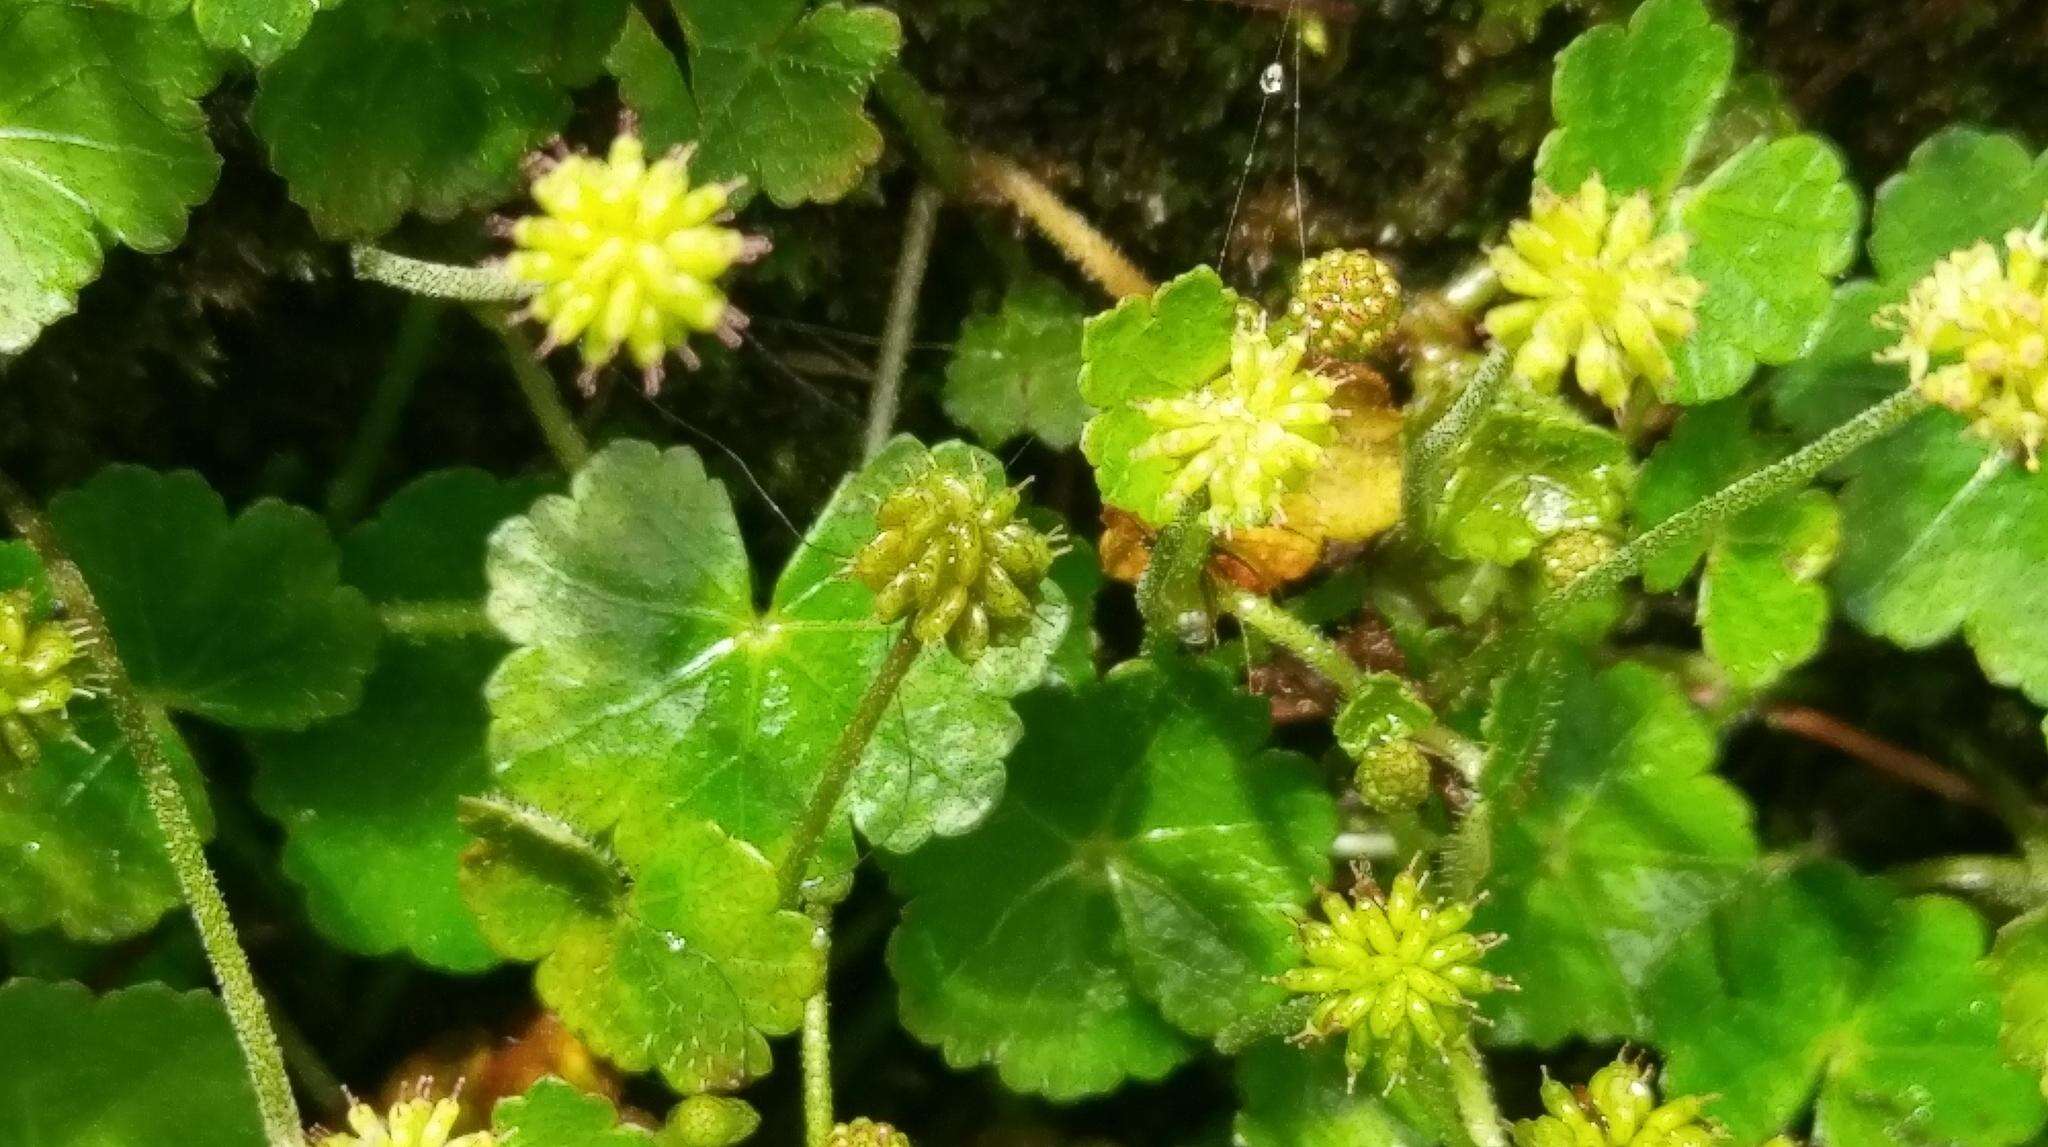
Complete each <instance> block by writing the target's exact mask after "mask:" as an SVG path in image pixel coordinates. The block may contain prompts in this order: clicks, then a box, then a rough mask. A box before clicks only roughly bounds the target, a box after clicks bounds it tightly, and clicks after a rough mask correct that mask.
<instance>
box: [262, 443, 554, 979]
mask: <svg viewBox="0 0 2048 1147" xmlns="http://www.w3.org/2000/svg"><path fill="white" fill-rule="evenodd" d="M535 493H536V491H535V490H534V488H533V487H532V485H531V484H528V483H514V482H500V481H497V480H496V479H493V478H490V477H487V476H486V475H483V474H481V473H478V472H476V471H473V470H452V471H444V472H442V473H439V474H431V475H428V476H427V477H425V478H422V479H420V480H418V481H416V482H414V483H412V484H411V485H409V486H407V487H406V488H405V489H403V490H401V491H399V492H398V493H397V494H396V495H394V496H393V497H392V499H391V501H390V502H389V503H388V504H386V506H385V507H384V509H383V510H382V511H381V512H380V513H379V514H378V516H377V518H376V519H375V520H374V521H372V522H370V523H368V524H367V525H364V526H363V527H361V528H360V529H358V530H356V531H355V532H354V533H353V534H351V535H350V536H349V538H348V540H347V541H346V543H345V544H344V547H343V557H342V562H343V572H344V574H345V576H346V578H347V580H348V582H349V583H350V584H351V585H353V586H355V587H356V588H358V589H360V590H362V591H363V592H364V593H365V594H367V595H368V596H369V597H370V598H371V599H372V600H373V601H375V602H377V603H378V604H379V605H383V606H396V607H401V608H402V607H404V606H406V605H408V604H412V605H450V604H457V605H460V604H468V605H472V606H474V607H475V608H477V609H479V610H480V609H481V608H482V604H483V594H484V584H483V582H484V579H483V555H484V543H485V539H486V538H487V536H488V535H489V533H490V531H491V529H492V528H493V527H495V526H496V525H497V524H498V523H499V522H500V521H502V520H503V519H505V518H507V517H510V516H512V515H513V514H515V513H517V512H519V511H520V510H521V509H524V508H525V507H526V505H527V504H528V503H530V502H531V501H532V500H533V496H534V494H535ZM503 654H504V644H503V642H501V641H499V640H497V639H496V637H495V635H490V634H480V635H473V636H463V635H454V636H451V637H445V638H428V639H419V638H411V637H407V636H404V635H393V636H390V637H387V638H386V640H385V642H384V646H383V649H382V650H381V651H380V653H379V659H378V664H377V669H376V671H375V672H374V673H372V674H371V675H370V678H369V680H368V681H367V682H366V683H365V686H364V691H363V703H362V705H361V707H359V708H358V709H356V710H355V711H354V712H353V713H350V714H349V715H347V716H345V717H342V718H340V719H338V720H334V721H329V722H327V723H325V724H322V725H318V726H315V727H314V728H312V729H310V730H308V731H306V732H304V733H294V734H289V735H284V736H269V737H264V738H260V739H259V740H258V741H257V742H256V746H255V748H256V755H257V761H258V764H259V766H260V770H259V772H258V774H257V781H256V790H255V791H256V799H257V801H258V803H260V804H261V805H262V806H263V808H264V810H265V811H266V812H268V813H269V814H270V815H271V816H273V817H275V818H276V819H277V820H278V821H279V822H280V823H281V824H283V825H284V826H285V832H286V838H285V853H284V866H285V872H286V874H287V875H289V876H290V877H291V878H292V879H293V880H294V881H295V882H296V883H297V884H298V885H299V886H300V887H301V888H303V889H304V890H305V892H306V906H307V910H308V911H309V912H310V914H311V915H312V918H313V922H314V923H315V924H317V925H318V926H319V927H320V929H321V930H322V931H323V932H325V933H326V934H327V935H328V936H330V937H332V938H333V939H334V940H335V941H336V942H337V943H340V944H342V945H344V946H345V947H348V948H350V949H352V950H354V951H358V952H364V953H369V954H373V955H376V954H383V953H388V952H394V951H401V950H403V951H407V952H410V953H411V954H413V955H414V956H416V957H418V958H419V959H421V960H423V961H425V962H427V963H429V964H433V965H436V966H438V967H444V968H448V969H451V970H454V971H475V970H478V969H480V968H483V967H486V966H488V965H489V964H491V963H493V962H494V957H493V956H492V954H491V951H490V949H489V948H488V947H486V946H485V944H484V941H483V937H482V936H481V935H479V934H478V932H477V930H476V925H475V923H474V922H473V921H472V919H471V917H470V914H469V911H468V909H466V908H465V907H463V905H462V901H461V897H460V895H459V893H458V891H457V889H456V883H455V871H456V857H457V854H458V853H460V852H461V850H462V847H463V845H464V844H465V843H466V842H467V841H468V839H469V838H468V835H467V834H465V833H464V832H463V831H462V830H461V828H460V827H459V826H458V825H457V824H456V820H455V804H456V800H457V798H459V797H463V796H473V795H476V794H479V793H482V792H483V791H485V790H486V789H487V788H489V787H490V781H491V773H490V763H489V761H488V759H487V758H486V756H485V753H484V734H485V730H486V728H487V726H488V723H489V715H488V713H487V712H486V711H485V708H484V704H483V683H484V680H485V678H487V677H488V676H489V674H490V671H491V669H492V668H493V667H494V666H495V665H496V664H497V663H498V660H499V658H500V657H501V656H503Z"/></svg>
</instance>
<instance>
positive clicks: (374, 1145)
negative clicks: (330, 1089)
mask: <svg viewBox="0 0 2048 1147" xmlns="http://www.w3.org/2000/svg"><path fill="white" fill-rule="evenodd" d="M461 1116H462V1108H461V1107H460V1106H459V1105H458V1104H457V1103H456V1102H455V1100H453V1099H429V1098H427V1097H426V1096H423V1095H420V1096H413V1097H411V1098H408V1099H401V1100H399V1101H398V1102H397V1103H394V1104H392V1105H391V1110H390V1112H388V1113H386V1114H383V1115H379V1114H378V1113H377V1109H376V1108H374V1107H371V1106H370V1105H369V1104H367V1103H355V1104H352V1105H350V1107H349V1109H348V1127H349V1129H348V1130H347V1131H339V1132H335V1133H334V1134H331V1135H322V1136H318V1137H317V1138H315V1139H314V1141H313V1147H493V1145H494V1144H495V1143H496V1142H497V1140H496V1139H494V1138H492V1136H491V1133H490V1132H488V1131H473V1132H471V1133H469V1134H468V1135H463V1136H460V1137H455V1138H451V1137H450V1134H449V1133H450V1132H451V1131H453V1130H454V1128H455V1122H456V1120H457V1119H459V1118H461Z"/></svg>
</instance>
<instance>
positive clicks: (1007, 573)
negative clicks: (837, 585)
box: [852, 458, 1057, 661]
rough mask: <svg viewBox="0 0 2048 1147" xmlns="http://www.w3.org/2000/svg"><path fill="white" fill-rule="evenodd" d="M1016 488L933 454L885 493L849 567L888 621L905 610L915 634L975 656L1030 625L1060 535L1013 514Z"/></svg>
mask: <svg viewBox="0 0 2048 1147" xmlns="http://www.w3.org/2000/svg"><path fill="white" fill-rule="evenodd" d="M1019 501H1020V492H1019V491H1018V490H1017V489H1015V488H1012V487H1002V486H994V485H992V484H991V483H990V482H989V480H988V478H987V476H985V475H984V474H982V473H981V472H980V471H979V470H977V469H975V468H974V467H973V466H972V465H971V464H962V465H954V464H950V462H949V461H947V460H940V459H937V458H935V459H933V460H932V462H931V464H930V465H929V466H928V467H927V468H926V469H925V470H924V471H923V472H922V473H920V474H918V475H917V476H916V477H914V478H912V479H911V480H910V481H908V482H906V483H904V484H903V485H902V486H901V487H899V488H898V489H896V490H895V491H894V492H892V493H891V494H890V495H889V496H888V497H886V498H884V499H883V500H882V504H881V506H880V508H879V509H877V510H876V512H875V521H876V524H877V525H879V526H880V527H881V531H880V532H879V533H877V534H876V535H875V537H874V540H872V541H870V542H869V543H868V544H867V545H866V546H864V547H862V548H861V551H860V552H859V553H858V554H855V555H854V558H853V565H852V573H853V576H854V577H855V578H856V579H858V580H859V581H860V582H861V584H863V585H865V586H867V587H868V588H869V589H871V590H873V591H874V593H875V613H876V616H877V617H879V618H880V619H881V620H883V621H897V620H899V619H903V618H908V619H909V621H910V628H911V631H912V632H913V633H915V634H916V635H917V638H918V640H920V641H923V642H925V643H926V644H933V643H936V642H940V641H943V642H945V643H946V644H947V646H948V647H950V648H951V649H952V650H953V652H954V653H955V654H956V655H957V656H959V657H960V658H961V659H962V660H965V661H973V660H975V659H976V658H978V657H980V656H981V655H982V653H984V652H986V651H987V650H988V648H989V646H991V645H1003V644H1010V643H1013V642H1015V641H1017V640H1019V639H1021V638H1022V637H1023V636H1024V634H1025V633H1027V632H1028V631H1029V630H1030V628H1031V622H1032V618H1033V616H1034V615H1035V613H1036V610H1037V605H1038V601H1039V599H1040V596H1041V593H1042V589H1043V586H1044V582H1045V575H1046V573H1047V571H1048V570H1050V569H1051V568H1052V561H1053V558H1054V557H1055V556H1057V550H1056V549H1055V545H1056V541H1057V539H1055V538H1051V537H1048V536H1047V535H1046V534H1044V533H1042V532H1040V531H1039V530H1037V529H1036V528H1034V527H1033V526H1032V525H1031V524H1030V523H1028V522H1025V521H1022V520H1020V519H1018V518H1017V516H1016V514H1017V507H1018V503H1019Z"/></svg>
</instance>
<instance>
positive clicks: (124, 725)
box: [0, 475, 304, 1147]
mask: <svg viewBox="0 0 2048 1147" xmlns="http://www.w3.org/2000/svg"><path fill="white" fill-rule="evenodd" d="M0 512H4V513H5V515H6V517H7V520H8V522H9V524H11V525H12V526H13V527H14V531H15V533H17V534H19V535H20V536H21V538H22V540H23V541H26V542H27V543H28V544H29V547H30V548H31V549H33V550H35V552H36V555H37V556H38V557H39V558H41V559H42V563H43V570H44V572H45V573H46V574H47V575H48V576H49V579H50V587H51V589H52V590H53V591H54V592H55V594H56V596H57V600H58V601H59V602H61V603H63V605H64V609H65V612H66V615H67V616H68V617H69V618H70V619H71V621H72V622H74V623H75V624H76V625H78V626H79V627H80V628H81V629H82V630H83V631H84V633H85V635H86V640H85V641H83V642H81V644H82V645H84V646H85V648H86V650H87V655H88V656H89V657H90V658H91V659H92V666H93V669H94V670H95V671H96V672H97V673H98V674H99V676H100V679H101V682H102V683H103V686H104V688H105V690H106V698H107V705H108V707H109V708H110V709H112V710H113V716H114V723H115V725H116V726H117V727H119V728H120V730H121V735H122V737H123V738H124V739H125V740H126V741H127V742H128V750H129V752H130V753H131V754H132V755H133V756H134V758H135V763H136V766H137V768H138V769H139V771H140V772H141V774H142V786H143V793H144V795H145V796H146V797H147V799H148V802H149V811H150V813H151V815H152V816H154V817H155V818H156V824H157V828H158V830H159V831H161V832H162V833H163V837H164V850H165V852H166V853H167V854H168V856H169V859H170V862H171V871H172V872H173V873H174V874H175V875H176V877H177V881H178V890H179V892H180V893H181V894H182V895H183V896H184V898H185V903H186V906H187V907H189V908H190V909H191V911H192V920H193V923H194V924H196V925H197V926H198V929H199V940H200V944H201V946H202V947H203V948H204V949H205V951H206V959H207V962H208V963H210V964H211V965H212V966H213V974H214V978H215V980H217V981H218V982H219V984H220V991H221V999H222V1002H223V1003H224V1004H225V1005H226V1007H227V1013H228V1022H229V1023H230V1024H231V1025H232V1026H233V1028H234V1032H235V1042H236V1043H237V1044H239V1045H240V1047H241V1050H242V1060H243V1062H244V1063H245V1064H246V1065H247V1067H248V1070H249V1078H250V1081H251V1083H252V1084H253V1085H254V1087H255V1091H256V1108H257V1111H258V1113H259V1114H260V1116H261V1118H262V1121H263V1132H264V1138H265V1139H266V1140H267V1141H268V1143H269V1144H270V1147H302V1145H303V1143H304V1138H303V1137H302V1135H301V1132H300V1124H299V1110H298V1106H297V1104H296V1103H295V1102H294V1101H293V1099H292V1088H291V1081H290V1079H289V1077H288V1076H287V1075H286V1074H285V1066H284V1053H283V1052H282V1051H281V1050H280V1049H279V1046H278V1042H277V1033H276V1032H275V1031H273V1030H272V1029H271V1026H270V1015H269V1011H268V1010H267V1009H266V1007H265V1005H264V1002H263V995H262V993H261V992H259V991H258V990H257V988H256V978H255V976H254V975H253V974H252V973H251V972H250V970H249V957H248V954H247V953H245V952H243V951H242V945H241V942H240V941H239V940H238V939H237V937H236V935H235V926H234V921H233V920H232V919H231V918H230V917H229V915H228V906H227V902H226V901H225V900H223V899H222V898H221V894H220V885H219V883H218V882H217V881H215V879H214V876H213V870H212V869H211V868H209V867H207V863H206V850H205V846H204V842H203V840H202V839H201V837H200V835H199V826H198V824H197V822H195V821H194V819H193V817H192V808H191V806H190V805H189V804H188V803H186V800H185V793H184V790H183V789H182V788H181V787H180V786H179V784H178V776H177V772H176V766H175V765H174V764H173V763H172V759H171V752H170V749H169V748H168V747H167V746H166V745H165V743H164V737H165V730H164V728H163V726H164V724H165V723H166V722H167V720H168V718H166V717H165V716H164V713H163V711H162V710H161V709H159V708H158V707H157V706H156V705H154V704H152V703H151V702H149V701H147V700H144V699H143V697H142V695H141V694H139V693H137V692H136V690H135V684H134V682H133V681H131V680H129V677H128V668H127V666H126V665H124V664H123V663H122V661H121V657H120V653H119V651H118V650H117V649H116V648H115V646H114V637H113V634H112V633H110V632H109V631H108V629H107V619H106V615H105V614H103V613H101V612H100V607H99V602H98V601H96V600H95V599H94V598H93V595H92V589H91V587H90V586H88V585H87V584H86V581H85V574H84V573H83V572H82V571H80V570H79V568H78V566H77V564H76V563H74V562H72V560H71V559H70V557H69V556H67V555H66V554H65V552H64V549H63V546H62V544H61V543H60V542H59V540H58V538H57V532H56V530H55V529H53V528H52V527H51V526H50V523H49V519H47V518H45V517H43V514H42V511H41V510H39V509H38V508H37V507H36V504H35V502H34V501H33V500H32V499H30V498H29V496H28V495H27V493H26V492H24V491H23V490H22V489H21V487H19V486H17V485H15V484H14V481H13V480H12V479H10V478H8V477H7V476H5V475H0ZM167 1050H174V1049H167Z"/></svg>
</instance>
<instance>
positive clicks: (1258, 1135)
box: [1233, 1043, 1442, 1147]
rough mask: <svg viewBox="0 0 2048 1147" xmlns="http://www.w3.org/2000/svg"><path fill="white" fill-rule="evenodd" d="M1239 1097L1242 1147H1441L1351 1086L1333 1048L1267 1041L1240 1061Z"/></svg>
mask: <svg viewBox="0 0 2048 1147" xmlns="http://www.w3.org/2000/svg"><path fill="white" fill-rule="evenodd" d="M1237 1090H1238V1094H1239V1096H1240V1097H1241V1099H1242V1106H1240V1107H1239V1108H1238V1112H1237V1123H1236V1125H1235V1127H1234V1128H1233V1130H1234V1132H1235V1137H1236V1140H1237V1142H1239V1143H1242V1144H1244V1147H1425V1145H1427V1144H1432V1143H1438V1142H1441V1141H1442V1140H1440V1139H1439V1138H1437V1137H1434V1136H1429V1135H1425V1134H1423V1133H1422V1132H1420V1131H1417V1130H1416V1129H1414V1128H1413V1127H1411V1126H1409V1125H1408V1124H1406V1123H1404V1122H1402V1121H1401V1120H1400V1119H1398V1118H1396V1117H1395V1115H1394V1113H1393V1112H1392V1111H1390V1110H1389V1109H1388V1105H1387V1104H1386V1103H1385V1102H1383V1101H1382V1100H1381V1099H1380V1098H1379V1097H1378V1096H1377V1095H1374V1094H1371V1093H1370V1092H1368V1091H1365V1090H1363V1089H1360V1088H1356V1087H1353V1086H1351V1084H1350V1083H1349V1081H1348V1080H1347V1079H1346V1078H1345V1072H1344V1059H1343V1056H1342V1054H1341V1053H1339V1052H1338V1050H1337V1048H1336V1047H1335V1045H1332V1046H1328V1047H1324V1048H1321V1049H1318V1050H1315V1051H1310V1052H1303V1051H1301V1050H1299V1049H1296V1048H1291V1047H1287V1046H1285V1045H1282V1044H1277V1043H1268V1044H1263V1045H1260V1046H1259V1047H1256V1048H1253V1049H1251V1050H1250V1051H1247V1052H1246V1053H1245V1054H1244V1055H1243V1056H1241V1057H1239V1059H1238V1063H1237Z"/></svg>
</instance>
